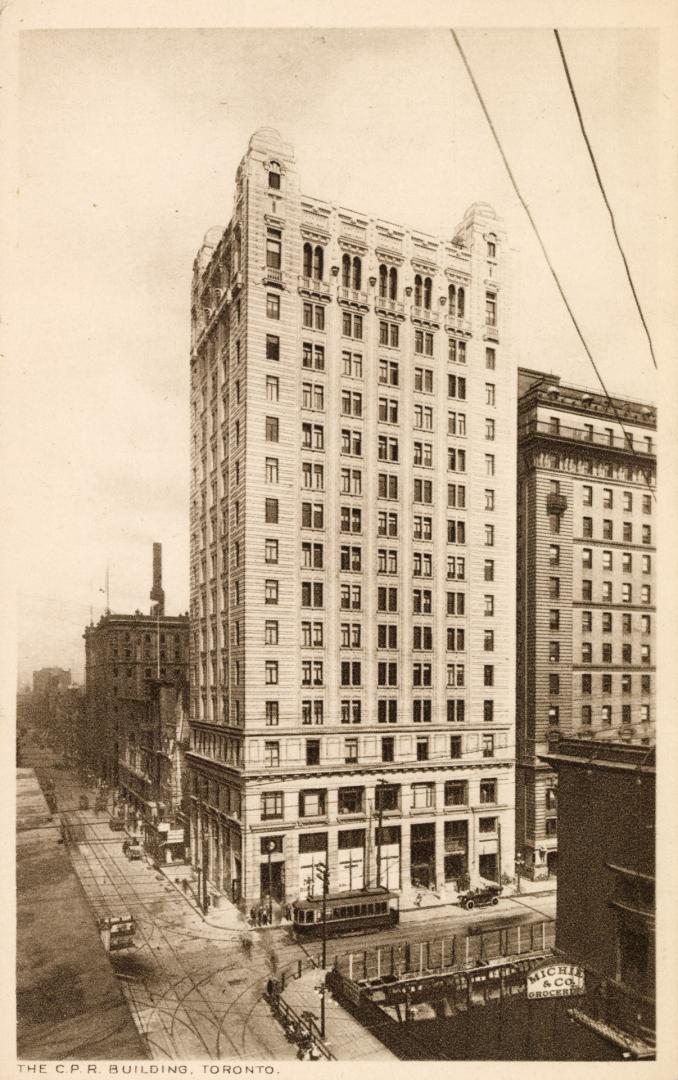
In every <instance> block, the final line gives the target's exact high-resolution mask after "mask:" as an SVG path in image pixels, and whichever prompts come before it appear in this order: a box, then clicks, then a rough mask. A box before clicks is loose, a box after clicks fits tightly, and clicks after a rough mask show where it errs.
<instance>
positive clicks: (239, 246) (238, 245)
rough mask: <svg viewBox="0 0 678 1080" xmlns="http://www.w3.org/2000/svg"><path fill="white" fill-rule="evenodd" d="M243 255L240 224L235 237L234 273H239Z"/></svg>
mask: <svg viewBox="0 0 678 1080" xmlns="http://www.w3.org/2000/svg"><path fill="white" fill-rule="evenodd" d="M241 255H242V240H241V237H240V226H239V225H238V226H237V227H236V230H235V236H234V238H233V273H234V274H237V273H238V271H239V270H240V263H241Z"/></svg>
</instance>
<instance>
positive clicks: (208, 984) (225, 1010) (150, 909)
mask: <svg viewBox="0 0 678 1080" xmlns="http://www.w3.org/2000/svg"><path fill="white" fill-rule="evenodd" d="M36 749H37V748H36ZM46 750H47V748H45V751H46ZM33 754H35V756H36V757H39V758H40V759H41V760H39V761H36V762H35V764H36V765H37V766H38V771H39V772H40V773H41V774H42V775H43V777H46V778H51V779H53V780H54V784H55V792H56V797H57V804H58V810H59V814H60V818H61V820H62V822H63V824H64V831H65V834H66V836H67V843H68V847H69V851H70V853H71V858H72V861H73V865H74V867H75V870H76V873H77V874H78V877H79V879H80V881H81V883H82V886H83V889H84V891H85V894H86V896H87V899H88V901H89V904H90V906H91V908H92V910H93V912H94V913H95V914H96V915H97V916H98V915H102V914H122V913H125V912H130V913H131V914H132V915H133V916H134V918H135V920H136V923H137V927H138V932H137V943H138V944H137V948H136V949H134V950H131V951H127V952H122V953H119V954H117V955H116V954H113V955H111V957H110V962H111V965H112V967H113V970H114V972H115V974H116V975H117V977H118V979H119V981H120V984H121V987H122V989H123V992H124V995H125V998H126V1000H127V1002H128V1005H129V1007H130V1010H131V1012H132V1015H133V1017H134V1020H135V1023H136V1025H137V1028H138V1030H139V1031H140V1033H141V1034H142V1035H143V1037H144V1039H145V1041H146V1044H147V1046H148V1051H149V1054H150V1055H151V1056H152V1057H153V1058H155V1059H157V1060H177V1059H187V1058H198V1059H203V1060H218V1059H220V1058H226V1059H228V1058H250V1059H261V1060H275V1059H280V1060H285V1059H291V1058H294V1057H295V1052H296V1048H295V1047H294V1046H293V1045H291V1044H290V1043H289V1042H288V1041H287V1040H286V1039H285V1037H284V1035H283V1033H282V1030H281V1028H280V1027H279V1026H278V1024H277V1023H275V1022H273V1021H272V1018H271V1014H270V1011H269V1008H268V1006H267V1005H266V1003H265V1001H264V1000H263V999H262V991H263V989H264V986H265V984H266V981H267V979H268V978H269V977H270V976H271V975H272V974H277V973H279V972H280V971H282V970H284V971H285V972H286V973H287V974H288V975H289V974H291V973H292V972H294V971H296V969H297V965H298V962H299V961H300V960H301V961H302V962H303V963H304V964H308V962H309V956H314V957H317V956H318V955H319V952H320V944H319V942H317V941H313V942H309V943H305V945H304V946H302V945H299V944H297V943H296V942H295V941H294V940H293V939H292V937H291V933H290V931H289V929H288V928H286V927H278V928H275V929H261V930H254V931H250V930H249V929H248V927H247V924H246V923H245V921H244V919H242V917H241V916H240V915H239V914H238V913H237V912H236V911H235V910H234V909H233V908H232V907H230V906H229V908H230V910H229V911H228V912H223V913H222V917H221V920H219V917H218V913H217V912H216V911H215V912H212V913H211V915H210V917H209V918H208V919H207V920H206V919H205V918H204V917H203V915H202V914H201V912H200V911H199V910H197V907H196V905H195V904H194V903H193V902H192V899H193V898H192V897H191V898H187V897H186V896H185V895H184V893H183V891H182V888H181V885H180V884H179V883H178V882H175V880H174V878H175V877H176V878H177V879H178V880H180V879H181V878H182V877H183V876H185V875H186V869H185V868H184V867H181V866H178V867H177V868H176V875H175V874H174V873H170V874H169V875H166V874H163V873H160V872H158V871H157V870H155V869H154V868H153V867H152V865H151V864H150V863H149V862H148V861H147V860H146V859H142V860H140V861H135V862H131V861H130V860H129V859H128V858H127V857H126V856H125V855H124V854H123V851H122V844H123V840H124V835H125V834H124V833H120V832H113V831H111V829H110V828H109V825H108V814H107V813H105V812H101V813H98V814H97V813H96V812H95V811H94V810H93V809H89V810H79V809H77V806H78V800H79V796H80V794H81V793H83V792H85V793H86V794H88V797H89V799H90V806H93V805H94V800H93V792H92V791H88V790H87V789H86V788H83V785H82V782H81V780H79V779H78V778H77V777H76V775H75V774H74V773H73V772H71V771H70V770H68V769H63V768H55V767H54V764H55V758H53V757H52V755H51V754H49V753H47V752H44V753H40V754H39V755H38V754H36V753H35V749H34V750H33ZM29 756H33V755H29ZM224 916H225V917H224ZM554 916H555V894H553V893H546V892H544V893H542V894H538V893H537V894H535V893H534V892H532V893H529V894H527V895H524V896H517V897H513V898H505V899H502V900H500V902H499V904H498V905H496V906H495V907H488V908H484V909H479V910H476V911H474V912H473V914H470V913H467V912H465V911H462V910H461V909H460V908H459V907H441V908H439V909H438V910H437V911H435V912H434V911H432V910H431V909H430V908H428V909H422V910H419V911H411V912H408V913H406V914H405V916H404V919H403V921H402V922H401V923H400V925H399V926H396V927H394V928H392V929H390V930H383V931H380V932H378V933H371V934H367V935H365V934H363V935H350V936H348V937H342V938H335V939H331V940H330V941H329V942H328V963H333V962H334V959H335V957H337V956H338V957H339V959H340V962H341V963H342V964H345V962H346V957H347V954H348V953H351V952H353V953H355V954H360V953H361V952H362V951H363V950H368V951H369V952H370V953H371V954H374V951H375V950H376V948H377V946H379V945H384V946H387V947H388V946H391V945H394V946H399V945H403V944H404V943H405V942H408V943H410V944H413V945H416V944H418V943H419V942H422V941H426V940H431V941H434V942H435V941H441V940H443V939H447V940H449V939H451V938H452V937H453V936H455V935H458V936H459V937H463V936H464V935H466V934H467V933H473V932H475V931H478V930H481V929H482V930H488V929H494V928H497V929H498V928H503V929H506V928H509V927H516V926H518V925H520V926H521V927H529V926H530V924H536V923H538V922H541V921H542V920H543V919H553V918H554ZM217 921H222V922H225V923H228V924H229V926H228V928H227V927H226V926H219V925H214V923H215V922H217ZM496 940H497V942H498V941H499V938H498V935H497V939H496Z"/></svg>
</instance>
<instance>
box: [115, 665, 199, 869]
mask: <svg viewBox="0 0 678 1080" xmlns="http://www.w3.org/2000/svg"><path fill="white" fill-rule="evenodd" d="M126 735H127V737H126V740H125V749H124V754H123V756H122V758H121V761H120V764H119V771H120V797H121V799H122V806H121V807H120V809H121V810H122V812H123V813H124V815H125V820H126V824H127V826H128V830H129V832H130V833H131V834H133V835H135V836H138V837H139V838H140V839H141V840H142V841H143V844H144V848H145V849H146V851H147V852H148V853H149V854H150V855H151V856H152V857H153V858H154V859H155V860H156V861H157V862H161V863H171V862H176V861H179V862H183V861H184V860H185V858H186V851H187V848H188V816H187V814H186V807H185V795H186V791H185V787H186V770H185V762H184V755H185V751H186V749H187V748H188V683H187V682H186V681H185V678H184V674H183V673H182V675H181V676H180V677H179V678H177V677H176V676H175V678H174V680H172V679H170V678H167V677H165V679H164V680H163V679H153V680H151V683H150V685H149V697H148V699H147V700H144V701H138V702H135V703H134V706H133V707H132V709H131V710H130V715H129V720H128V724H127V732H126Z"/></svg>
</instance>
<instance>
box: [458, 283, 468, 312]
mask: <svg viewBox="0 0 678 1080" xmlns="http://www.w3.org/2000/svg"><path fill="white" fill-rule="evenodd" d="M465 310H466V291H465V289H463V288H462V287H461V285H460V286H459V289H458V290H457V315H458V316H459V318H460V319H463V318H464V312H465Z"/></svg>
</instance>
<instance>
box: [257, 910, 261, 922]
mask: <svg viewBox="0 0 678 1080" xmlns="http://www.w3.org/2000/svg"><path fill="white" fill-rule="evenodd" d="M257 926H261V908H257Z"/></svg>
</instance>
